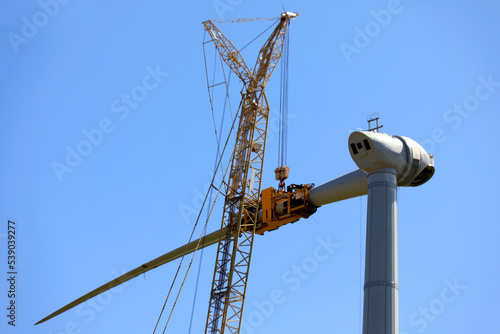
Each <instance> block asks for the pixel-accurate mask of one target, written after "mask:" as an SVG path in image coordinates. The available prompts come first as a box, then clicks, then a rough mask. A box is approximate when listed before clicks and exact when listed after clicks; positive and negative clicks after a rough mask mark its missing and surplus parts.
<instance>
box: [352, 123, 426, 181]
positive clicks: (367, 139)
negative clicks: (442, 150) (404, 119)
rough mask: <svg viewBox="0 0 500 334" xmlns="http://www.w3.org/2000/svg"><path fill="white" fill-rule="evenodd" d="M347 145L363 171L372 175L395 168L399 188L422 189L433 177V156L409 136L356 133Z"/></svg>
mask: <svg viewBox="0 0 500 334" xmlns="http://www.w3.org/2000/svg"><path fill="white" fill-rule="evenodd" d="M348 142H349V153H350V154H351V157H352V159H353V160H354V162H355V163H356V165H358V167H359V168H360V169H361V170H363V171H364V172H365V173H367V174H370V173H372V172H375V171H377V170H381V169H386V168H390V169H394V170H395V171H396V174H397V180H398V186H403V187H408V186H410V187H416V186H420V185H422V184H424V183H425V182H427V181H428V180H429V179H430V178H431V177H432V175H434V156H433V155H430V154H429V153H427V152H426V151H425V150H424V149H423V147H422V146H420V144H418V143H417V142H416V141H414V140H413V139H410V138H408V137H403V136H390V135H388V134H385V133H378V132H372V131H356V132H353V133H351V135H350V136H349V141H348Z"/></svg>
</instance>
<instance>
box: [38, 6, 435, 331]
mask: <svg viewBox="0 0 500 334" xmlns="http://www.w3.org/2000/svg"><path fill="white" fill-rule="evenodd" d="M297 15H298V14H296V13H291V12H285V13H283V14H282V15H281V17H280V18H279V20H280V21H279V23H278V25H277V26H276V28H275V29H274V31H273V32H272V34H271V36H270V37H269V38H268V40H267V41H266V43H265V44H264V46H263V47H262V49H261V50H260V52H259V56H258V60H257V63H256V66H255V67H254V70H253V71H250V70H249V69H248V67H247V66H246V64H245V62H244V60H243V58H242V56H241V55H240V53H239V51H238V50H237V49H236V48H235V47H234V46H233V44H232V43H231V42H230V41H229V40H228V39H227V38H226V37H225V36H224V35H223V34H222V33H221V32H220V30H219V29H218V28H217V27H216V26H215V24H214V22H213V21H206V22H204V23H203V24H204V26H205V30H206V31H207V32H208V33H209V35H210V36H211V38H212V41H213V42H214V44H215V46H216V48H217V50H218V52H219V53H220V55H221V57H222V59H223V60H224V62H225V63H226V64H227V65H228V66H229V67H230V68H231V70H232V71H233V72H234V73H236V74H237V75H238V77H239V78H240V79H241V81H242V82H243V90H242V100H241V103H240V110H239V126H238V131H237V135H236V144H235V147H234V150H233V154H232V158H231V168H230V170H229V180H228V181H227V182H226V183H225V184H226V191H225V202H224V212H223V217H222V224H221V228H220V229H219V230H218V231H215V232H212V233H210V234H208V235H206V236H204V237H201V238H199V239H198V240H195V241H192V242H189V243H188V244H186V245H183V246H181V247H179V248H177V249H175V250H173V251H170V252H168V253H166V254H164V255H162V256H160V257H158V258H156V259H154V260H152V261H150V262H147V263H145V264H143V265H141V266H139V267H137V268H135V269H133V270H131V271H129V272H127V273H125V274H123V275H122V276H120V277H117V278H116V279H114V280H112V281H110V282H108V283H106V284H104V285H102V286H100V287H98V288H97V289H95V290H93V291H91V292H89V293H87V294H85V295H84V296H82V297H80V298H78V299H76V300H75V301H73V302H71V303H69V304H67V305H66V306H64V307H62V308H61V309H59V310H57V311H55V312H53V313H52V314H50V315H48V316H47V317H45V318H43V319H42V320H40V321H39V322H37V324H40V323H42V322H45V321H47V320H49V319H51V318H53V317H55V316H57V315H59V314H61V313H63V312H65V311H67V310H69V309H71V308H73V307H75V306H77V305H79V304H80V303H82V302H84V301H86V300H88V299H90V298H93V297H95V296H97V295H99V294H100V293H102V292H105V291H107V290H109V289H112V288H114V287H116V286H118V285H120V284H122V283H124V282H126V281H128V280H130V279H132V278H134V277H137V276H139V275H140V274H142V273H145V272H147V271H150V270H152V269H154V268H156V267H159V266H161V265H163V264H166V263H168V262H170V261H173V260H175V259H178V258H181V257H183V256H185V255H186V254H189V253H192V252H195V251H196V250H198V249H201V248H204V247H207V246H210V245H213V244H216V243H217V244H218V247H217V257H216V263H215V270H214V275H213V281H212V288H211V293H210V303H209V310H208V316H207V322H206V329H205V333H210V334H213V333H225V332H226V330H227V331H228V333H239V332H240V329H241V321H242V314H243V307H244V302H245V293H246V285H247V279H248V270H249V265H250V260H251V254H252V246H253V239H254V235H255V234H259V235H263V234H264V233H265V232H268V231H273V230H276V229H278V228H279V227H281V226H283V225H286V224H289V223H294V222H296V221H298V220H300V219H301V218H307V217H309V216H310V215H312V214H313V213H315V212H316V210H317V208H318V207H320V206H323V205H326V204H329V203H334V202H338V201H342V200H346V199H349V198H353V197H358V196H362V195H366V194H368V211H369V213H368V223H367V229H368V232H369V233H367V241H366V242H367V248H366V249H367V250H366V252H367V256H366V258H367V261H366V278H365V302H364V317H363V322H364V324H363V333H364V334H381V333H391V334H396V333H397V332H398V319H397V300H398V292H397V287H398V282H397V249H396V246H397V239H396V238H397V235H396V234H395V231H396V225H397V219H396V192H395V189H396V186H405V187H407V186H412V187H413V186H420V185H422V184H424V183H425V182H427V181H428V180H429V179H430V178H431V177H432V176H433V174H434V160H433V156H432V155H430V154H428V153H427V152H425V150H424V149H423V148H422V147H421V146H420V145H419V144H417V143H416V142H415V141H413V140H411V139H410V138H407V137H402V136H389V135H386V134H383V133H375V132H372V131H356V132H353V133H352V134H351V136H350V137H349V141H348V147H349V150H350V153H351V157H352V158H353V160H354V161H355V163H356V164H357V165H358V167H359V169H358V170H355V171H353V172H350V173H347V174H345V175H343V176H340V177H338V178H335V179H333V180H331V181H329V182H327V183H325V184H322V185H320V186H318V187H315V186H314V184H304V185H295V184H291V185H289V186H288V187H287V188H286V190H285V189H284V185H283V181H284V179H285V178H286V177H287V176H288V167H286V166H282V167H279V168H278V169H277V170H276V171H275V172H276V179H277V180H279V181H280V186H279V188H278V189H274V188H272V187H271V188H267V189H264V190H262V191H261V178H262V171H263V163H264V153H265V147H266V135H267V124H268V117H269V105H268V102H267V99H266V95H265V91H264V89H265V86H266V84H267V82H268V81H269V78H270V76H271V74H272V73H273V70H274V69H275V67H276V65H277V63H278V61H279V59H280V57H281V54H282V48H283V41H284V38H285V35H286V32H287V27H288V24H289V21H290V19H292V18H295V17H296V16H297ZM250 20H252V19H250ZM245 21H247V20H245ZM385 236H390V237H385ZM372 254H374V256H372ZM380 254H382V255H383V256H380ZM380 268H382V269H384V268H386V269H387V270H386V269H384V270H382V269H380ZM380 296H382V297H380ZM379 313H380V314H382V315H383V316H382V315H380V314H379Z"/></svg>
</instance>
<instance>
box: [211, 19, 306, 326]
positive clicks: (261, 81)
mask: <svg viewBox="0 0 500 334" xmlns="http://www.w3.org/2000/svg"><path fill="white" fill-rule="evenodd" d="M297 15H298V14H296V13H290V12H285V13H283V14H282V15H281V17H280V21H279V23H278V25H277V26H276V28H275V29H274V31H273V32H272V34H271V36H270V37H269V38H268V39H267V41H266V43H265V44H264V46H263V47H262V48H261V50H260V52H259V55H258V58H257V62H256V64H255V67H254V70H253V72H251V71H250V70H249V68H248V67H247V66H246V64H245V61H244V60H243V57H242V56H241V54H240V53H239V51H238V50H237V49H236V48H235V47H234V45H233V44H232V43H231V41H230V40H229V39H227V38H226V37H225V36H224V35H223V34H222V32H220V30H219V29H218V28H217V27H216V26H215V24H214V23H213V22H212V21H206V22H203V24H204V26H205V30H206V31H207V32H208V34H209V35H210V36H211V38H212V41H213V42H214V44H215V46H216V48H217V50H218V52H219V53H220V55H221V57H222V59H223V60H224V62H225V63H226V64H227V65H228V66H229V67H230V68H231V69H232V70H233V72H234V73H235V74H236V75H237V76H238V77H239V78H240V79H241V81H242V82H243V89H242V93H241V94H242V100H241V103H240V119H239V126H238V131H237V135H236V144H235V147H234V151H233V154H232V158H231V159H232V161H231V169H230V173H229V180H228V182H227V187H226V193H225V201H224V212H223V217H222V224H221V231H225V232H224V233H225V236H222V237H221V240H220V241H219V243H218V248H217V257H216V263H215V270H214V276H213V281H212V289H211V293H210V303H209V310H208V316H207V324H206V331H205V333H210V334H215V333H224V332H225V330H226V329H227V330H228V331H229V333H239V332H240V327H241V319H242V314H243V306H244V302H245V293H246V286H247V278H248V271H249V267H250V259H251V254H252V245H253V239H254V235H255V227H256V225H257V219H258V213H259V209H260V188H261V180H262V170H263V164H264V154H265V147H266V135H267V125H268V119H269V104H268V101H267V98H266V94H265V91H264V89H265V86H266V84H267V82H268V81H269V79H270V77H271V74H272V73H273V71H274V69H275V67H276V65H277V63H278V62H279V60H280V57H281V55H282V51H283V44H284V40H285V35H286V32H287V27H288V24H289V21H290V18H295V17H296V16H297Z"/></svg>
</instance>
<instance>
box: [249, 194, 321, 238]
mask: <svg viewBox="0 0 500 334" xmlns="http://www.w3.org/2000/svg"><path fill="white" fill-rule="evenodd" d="M313 187H314V184H305V185H297V184H291V185H289V186H288V187H287V190H286V191H284V190H276V189H274V188H272V187H270V188H267V189H264V190H262V194H261V210H262V211H261V214H260V216H261V217H259V218H260V219H258V221H259V222H258V224H257V226H256V228H255V233H257V234H264V232H266V231H272V230H275V229H277V228H279V227H281V226H283V225H286V224H290V223H295V222H296V221H298V220H299V219H300V218H308V217H309V216H310V215H312V214H313V213H315V212H316V209H317V207H315V206H314V205H312V204H311V203H309V201H308V198H309V190H310V189H312V188H313Z"/></svg>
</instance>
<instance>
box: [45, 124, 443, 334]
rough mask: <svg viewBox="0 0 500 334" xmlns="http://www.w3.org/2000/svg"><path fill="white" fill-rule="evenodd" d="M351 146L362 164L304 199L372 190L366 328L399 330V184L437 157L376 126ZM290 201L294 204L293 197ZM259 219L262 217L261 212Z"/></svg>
mask: <svg viewBox="0 0 500 334" xmlns="http://www.w3.org/2000/svg"><path fill="white" fill-rule="evenodd" d="M348 148H349V152H350V154H351V157H352V159H353V160H354V162H355V163H356V165H357V166H358V167H359V169H357V170H355V171H352V172H350V173H347V174H344V175H342V176H340V177H338V178H335V179H333V180H331V181H329V182H326V183H324V184H322V185H320V186H317V187H314V188H312V189H310V190H309V191H308V192H305V195H306V198H305V201H306V202H307V203H308V205H310V206H312V207H320V206H323V205H326V204H330V203H334V202H339V201H342V200H346V199H349V198H354V197H358V196H362V195H366V194H368V209H367V227H366V228H367V233H366V260H365V284H364V305H363V334H397V333H398V327H399V322H398V252H397V244H398V242H397V187H398V186H402V187H416V186H420V185H422V184H424V183H425V182H427V181H428V180H429V179H430V178H431V177H432V176H433V174H434V157H433V156H432V155H430V154H428V153H427V152H426V151H425V150H424V149H423V148H422V146H420V145H419V144H418V143H417V142H415V141H414V140H412V139H410V138H408V137H403V136H390V135H388V134H385V133H378V132H372V131H355V132H353V133H351V135H350V136H349V140H348ZM282 203H283V202H281V203H277V204H276V205H275V206H274V208H273V214H275V215H276V216H277V217H279V216H280V215H283V216H285V215H286V211H287V210H286V209H283V208H284V207H285V208H286V207H287V206H286V205H283V204H282ZM288 205H292V206H291V207H292V209H293V203H288ZM284 211H285V213H284ZM299 218H300V217H299ZM299 218H297V219H296V220H298V219H299ZM258 219H259V221H262V219H263V218H262V212H260V213H259V218H258ZM288 222H290V221H287V222H286V223H288ZM286 223H285V224H286ZM224 235H225V231H222V230H218V231H215V232H212V233H210V234H208V235H206V236H205V237H202V238H200V239H198V240H195V241H192V242H190V243H189V244H186V245H183V246H181V247H179V248H177V249H175V250H173V251H171V252H168V253H166V254H164V255H162V256H160V257H158V258H156V259H154V260H152V261H150V262H147V263H145V264H143V265H141V266H139V267H137V268H135V269H134V270H131V271H129V272H128V273H126V274H123V275H122V276H120V277H118V278H116V279H114V280H112V281H110V282H108V283H106V284H104V285H102V286H100V287H99V288H97V289H95V290H93V291H91V292H89V293H87V294H86V295H84V296H82V297H80V298H78V299H77V300H75V301H73V302H71V303H69V304H68V305H66V306H64V307H62V308H61V309H59V310H57V311H55V312H54V313H52V314H50V315H48V316H47V317H45V318H44V319H42V320H40V321H39V322H38V323H37V324H39V323H42V322H45V321H46V320H48V319H50V318H53V317H55V316H56V315H58V314H61V313H63V312H65V311H67V310H69V309H71V308H73V307H75V306H77V305H78V304H80V303H83V302H84V301H86V300H88V299H90V298H92V297H95V296H97V295H99V294H100V293H102V292H105V291H107V290H109V289H112V288H113V287H116V286H118V285H120V284H122V283H124V282H126V281H128V280H130V279H132V278H134V277H136V276H139V275H140V274H142V273H145V272H147V271H149V270H151V269H154V268H156V267H158V266H161V265H163V264H165V263H168V262H170V261H173V260H175V259H178V258H180V257H181V256H183V255H185V254H189V253H192V252H194V251H195V250H196V249H199V248H203V247H207V246H210V245H212V244H215V243H217V242H219V241H220V240H221V239H222V238H224Z"/></svg>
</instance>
